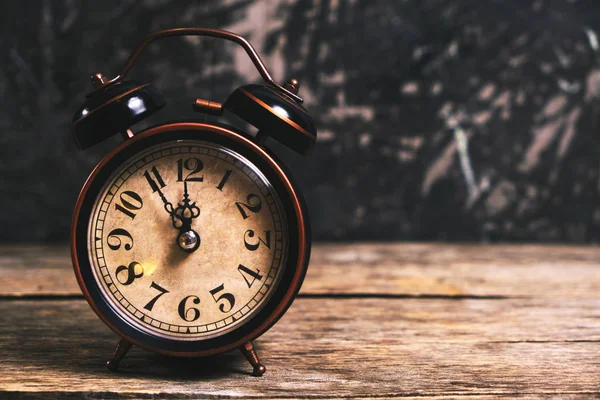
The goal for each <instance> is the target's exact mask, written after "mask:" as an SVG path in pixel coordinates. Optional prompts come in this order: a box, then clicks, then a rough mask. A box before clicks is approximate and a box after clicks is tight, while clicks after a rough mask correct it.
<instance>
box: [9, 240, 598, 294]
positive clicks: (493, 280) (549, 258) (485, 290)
mask: <svg viewBox="0 0 600 400" xmlns="http://www.w3.org/2000/svg"><path fill="white" fill-rule="evenodd" d="M599 262H600V248H599V247H591V246H587V247H586V246H540V245H535V246H515V245H493V246H483V245H454V244H452V245H444V244H340V245H327V244H320V245H315V246H314V250H313V255H312V260H311V265H310V267H309V270H308V275H307V278H306V280H305V283H304V286H303V288H302V292H301V293H302V294H304V295H329V294H346V295H347V294H353V295H392V296H425V297H427V296H449V297H489V296H508V297H533V296H535V297H549V298H556V297H561V298H578V297H581V298H586V297H596V296H597V295H598V293H600V279H598V277H599V276H600V266H599ZM80 294H81V291H80V290H79V287H78V286H77V282H76V281H75V278H74V275H73V271H72V267H71V260H70V256H69V251H68V248H67V247H66V246H60V245H59V246H6V245H5V246H0V295H1V296H3V297H7V296H9V297H10V296H57V295H60V296H78V295H80Z"/></svg>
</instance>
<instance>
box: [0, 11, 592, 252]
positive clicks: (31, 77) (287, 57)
mask: <svg viewBox="0 0 600 400" xmlns="http://www.w3.org/2000/svg"><path fill="white" fill-rule="evenodd" d="M0 7H1V10H2V12H1V14H0V21H1V24H0V27H1V28H0V29H2V36H1V40H0V53H1V56H2V59H1V60H0V94H1V97H0V99H1V100H0V101H1V102H2V107H0V126H1V136H0V140H1V145H0V178H1V180H0V204H1V207H0V224H1V225H0V226H1V229H0V239H1V240H4V241H6V240H9V241H23V240H24V241H31V240H65V239H66V238H67V236H68V226H69V223H70V214H71V210H72V208H73V205H74V202H75V198H76V195H77V192H78V190H79V188H80V187H81V185H82V184H83V182H84V180H85V177H86V176H87V174H88V173H89V172H90V171H91V169H92V167H93V166H94V165H95V164H96V163H97V162H98V161H99V159H100V158H101V157H102V156H103V155H104V154H106V152H107V151H108V150H109V149H110V148H112V147H113V146H114V145H115V143H117V142H118V138H115V139H114V140H110V141H108V142H107V143H104V144H102V145H100V146H97V147H95V148H93V149H91V150H88V151H85V152H78V151H76V149H75V146H74V145H73V142H72V138H71V136H70V119H71V117H72V114H73V112H74V111H75V109H76V108H77V107H78V105H79V104H80V103H81V101H82V99H83V96H84V94H85V93H86V92H87V91H88V89H89V83H88V76H89V74H90V73H93V72H103V73H105V74H107V75H112V74H115V73H116V72H117V71H118V70H119V69H120V67H121V65H122V64H123V62H124V60H125V59H126V57H127V56H128V54H129V51H130V50H131V49H132V48H133V47H134V46H135V45H136V44H137V43H138V42H139V41H140V40H141V39H143V37H144V36H145V35H147V34H149V33H150V32H153V31H156V30H158V29H163V28H169V27H177V26H202V27H213V28H222V29H228V30H232V31H235V32H238V33H240V34H243V35H244V36H245V37H247V38H248V39H249V40H250V41H251V42H252V43H253V45H254V46H255V47H256V49H257V50H258V51H259V53H260V54H261V55H263V58H264V61H265V62H266V64H267V65H268V67H269V68H270V70H271V72H272V74H273V75H274V77H275V78H276V79H277V80H279V81H283V80H285V79H286V78H288V77H291V76H295V77H297V78H298V79H299V80H300V81H301V83H302V88H301V94H302V95H303V96H304V97H305V99H306V105H307V108H308V109H309V110H310V111H311V112H312V113H313V114H314V116H315V119H316V122H317V126H318V128H319V134H320V136H319V142H318V145H317V147H316V149H315V151H314V152H313V154H312V155H311V156H310V157H309V158H308V159H302V158H300V157H299V156H295V155H294V154H292V153H291V152H289V151H286V150H285V149H283V148H281V146H277V148H276V150H277V151H279V152H280V153H281V154H282V156H283V158H284V159H285V160H286V162H287V163H288V164H290V166H291V167H292V169H293V171H294V173H295V175H296V176H297V178H299V180H300V182H301V185H302V187H303V189H304V192H305V195H306V197H307V200H308V203H309V207H310V210H311V212H312V221H313V230H314V235H315V237H316V238H317V239H325V240H337V239H389V240H392V239H419V240H423V239H438V240H439V239H441V240H549V241H558V240H561V241H570V242H588V241H597V240H598V239H600V229H599V228H600V202H599V195H600V175H599V167H600V158H599V157H598V154H599V152H600V148H599V147H598V144H599V142H600V140H599V139H598V138H599V129H598V128H599V127H598V109H599V108H600V102H599V98H600V64H599V60H600V58H599V55H600V54H599V53H598V51H599V50H598V49H599V46H600V45H599V38H598V36H597V32H600V3H598V2H597V1H596V0H579V1H578V0H548V1H543V0H536V1H529V0H454V1H449V0H404V1H400V0H387V1H383V0H382V1H366V0H365V1H344V0H339V1H334V0H321V1H301V0H296V1H284V0H273V1H263V2H260V1H242V0H229V1H212V0H211V1H202V2H186V1H179V0H177V1H175V0H170V1H169V0H146V1H132V0H128V1H123V0H105V1H77V0H60V1H59V0H52V1H50V0H37V1H19V2H2V5H1V6H0ZM131 76H132V77H134V78H136V79H139V80H150V81H153V82H154V83H155V84H156V85H157V86H158V87H159V88H160V89H161V90H162V91H163V94H164V95H165V96H166V98H167V99H168V100H169V106H168V107H167V108H166V109H165V110H163V111H161V113H159V115H157V116H156V117H153V118H152V121H150V122H149V124H151V123H157V122H159V121H162V120H167V119H179V118H188V119H189V118H194V117H196V116H194V115H193V113H192V112H191V109H190V103H191V101H192V100H193V99H194V98H195V97H204V98H211V99H214V100H217V101H223V100H224V99H225V98H226V96H227V95H228V94H229V93H230V92H231V91H232V90H233V89H234V88H235V87H236V86H239V85H242V84H245V83H248V82H251V81H256V80H257V79H258V74H257V73H256V72H255V71H254V70H253V68H252V66H251V64H250V63H249V61H248V60H247V59H246V58H245V55H244V53H243V50H241V49H238V48H236V47H235V45H233V44H228V43H225V42H219V41H215V40H210V39H193V40H192V39H186V40H184V39H179V38H175V39H169V40H165V41H162V42H158V43H156V44H154V45H152V47H151V48H150V49H149V51H148V52H147V53H145V55H144V56H143V57H142V58H141V59H140V64H138V65H137V66H136V67H135V68H134V70H133V71H132V74H131ZM146 125H148V124H146ZM141 127H143V126H140V127H138V129H139V128H141Z"/></svg>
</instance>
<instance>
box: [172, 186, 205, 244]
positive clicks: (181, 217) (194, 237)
mask: <svg viewBox="0 0 600 400" xmlns="http://www.w3.org/2000/svg"><path fill="white" fill-rule="evenodd" d="M183 187H184V192H183V201H182V202H181V203H178V204H177V208H175V210H174V211H173V213H172V214H171V220H172V222H173V227H174V228H176V229H179V237H178V238H177V244H178V245H179V247H181V249H182V250H184V251H187V252H192V251H195V250H196V249H198V247H199V246H200V235H198V232H196V231H195V230H193V229H192V221H193V220H194V218H198V216H200V208H199V207H198V206H197V205H196V202H191V201H190V196H189V194H188V187H187V182H186V181H184V182H183Z"/></svg>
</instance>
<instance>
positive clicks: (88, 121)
mask: <svg viewBox="0 0 600 400" xmlns="http://www.w3.org/2000/svg"><path fill="white" fill-rule="evenodd" d="M164 105H165V99H164V98H163V96H162V94H161V93H160V91H159V90H158V89H157V88H156V87H155V86H154V85H152V84H149V83H145V84H140V83H138V82H134V81H119V82H116V83H113V84H108V85H106V86H105V87H101V88H99V89H97V90H96V91H94V92H93V93H91V95H89V97H88V98H87V99H86V101H85V103H83V106H81V108H79V110H77V112H76V113H75V116H74V117H73V136H74V138H75V143H76V144H77V147H78V148H80V149H82V150H83V149H87V148H88V147H90V146H93V145H95V144H96V143H99V142H101V141H103V140H105V139H108V138H109V137H111V136H113V135H115V134H117V133H120V132H124V131H126V130H127V129H129V127H131V126H132V125H133V124H135V123H137V122H139V121H141V120H142V119H144V118H146V117H147V116H149V115H151V114H153V113H154V112H156V111H158V110H159V109H161V108H162V107H163V106H164Z"/></svg>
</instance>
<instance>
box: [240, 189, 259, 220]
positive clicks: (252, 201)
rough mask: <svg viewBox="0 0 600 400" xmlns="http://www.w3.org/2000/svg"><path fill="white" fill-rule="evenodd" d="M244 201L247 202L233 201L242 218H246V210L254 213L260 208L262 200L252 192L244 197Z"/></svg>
mask: <svg viewBox="0 0 600 400" xmlns="http://www.w3.org/2000/svg"><path fill="white" fill-rule="evenodd" d="M246 201H247V202H248V203H242V202H241V201H236V202H235V205H236V206H237V208H238V210H239V211H240V214H242V218H244V219H246V218H248V214H247V213H246V210H248V211H250V212H252V213H255V214H256V213H257V212H259V211H260V209H261V208H262V200H261V199H260V197H258V196H257V195H255V194H254V193H250V194H249V195H248V197H247V198H246Z"/></svg>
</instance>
